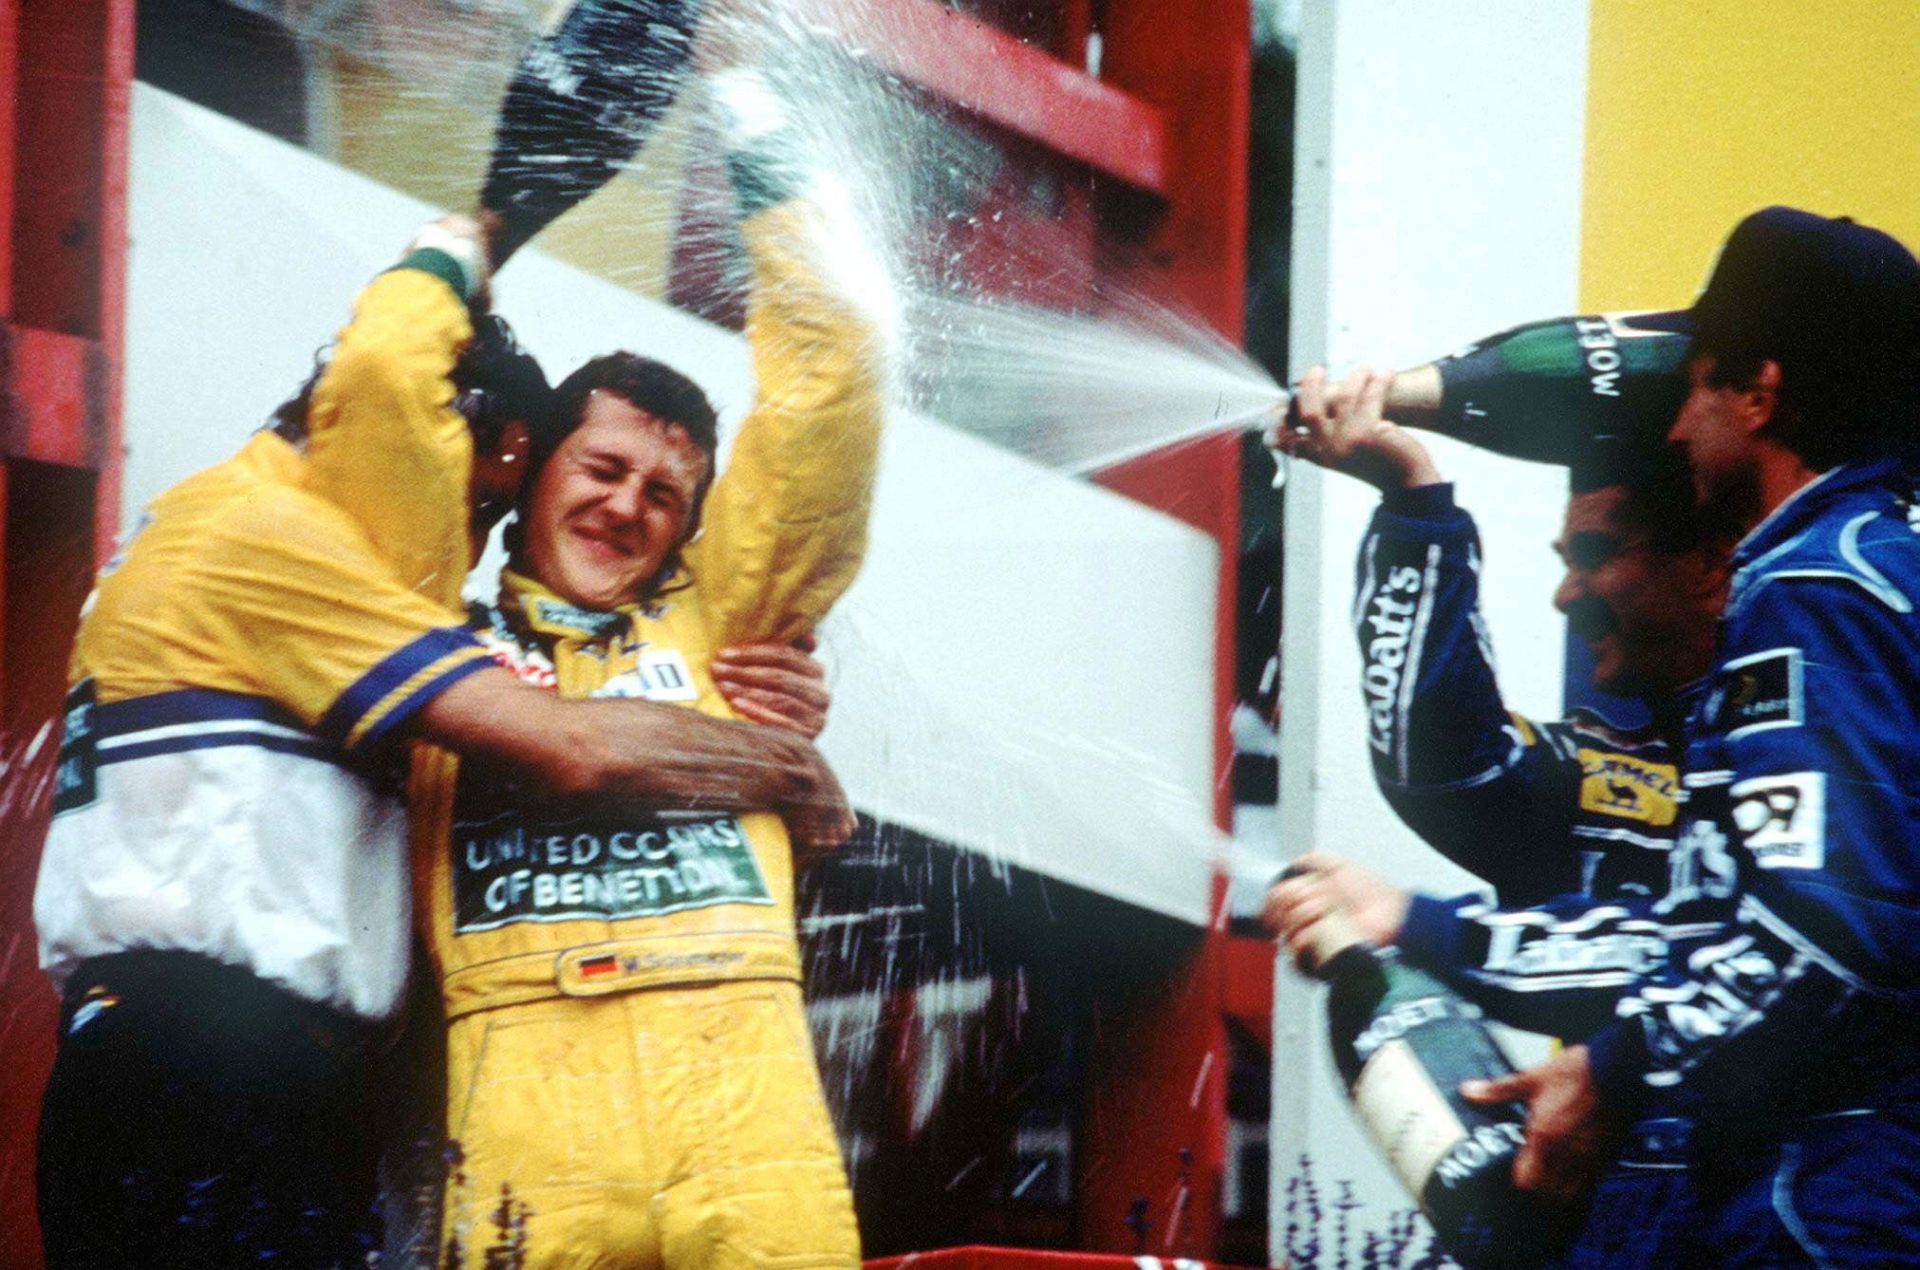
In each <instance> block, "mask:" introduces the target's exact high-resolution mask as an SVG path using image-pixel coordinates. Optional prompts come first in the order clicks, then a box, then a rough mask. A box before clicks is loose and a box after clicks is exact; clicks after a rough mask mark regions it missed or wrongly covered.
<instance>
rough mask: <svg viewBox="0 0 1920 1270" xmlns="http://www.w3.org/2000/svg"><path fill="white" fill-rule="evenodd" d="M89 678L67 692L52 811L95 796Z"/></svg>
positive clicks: (96, 761) (95, 754) (96, 774)
mask: <svg viewBox="0 0 1920 1270" xmlns="http://www.w3.org/2000/svg"><path fill="white" fill-rule="evenodd" d="M93 704H94V700H93V680H92V679H91V678H87V679H82V680H81V681H80V682H79V683H77V684H75V685H74V686H73V687H72V688H71V689H69V690H68V692H67V703H66V710H65V714H64V716H63V719H62V722H61V726H60V759H59V765H58V766H57V767H56V768H55V769H54V774H53V814H54V815H56V816H57V815H59V814H60V813H61V812H63V811H73V810H75V809H76V808H80V807H85V806H87V805H88V804H89V803H91V802H93V800H94V799H95V798H96V797H97V796H98V795H99V783H98V777H99V770H100V757H99V750H98V748H97V747H96V745H95V740H94V735H93Z"/></svg>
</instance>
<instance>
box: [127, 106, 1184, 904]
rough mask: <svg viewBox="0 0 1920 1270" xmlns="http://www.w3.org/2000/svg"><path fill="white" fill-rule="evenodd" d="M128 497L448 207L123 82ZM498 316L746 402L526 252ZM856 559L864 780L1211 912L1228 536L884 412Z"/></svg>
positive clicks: (556, 367)
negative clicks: (1220, 557) (1219, 646)
mask: <svg viewBox="0 0 1920 1270" xmlns="http://www.w3.org/2000/svg"><path fill="white" fill-rule="evenodd" d="M133 105H134V112H133V153H132V177H131V180H132V190H131V230H132V239H133V246H132V253H131V258H130V276H129V283H128V348H127V380H126V383H127V390H126V437H127V457H126V506H125V509H124V511H123V524H126V525H128V526H131V525H133V524H134V523H135V522H136V520H137V515H138V509H139V507H140V506H141V505H142V504H143V503H144V502H145V501H146V500H147V499H148V498H151V497H152V496H153V495H154V494H155V493H157V492H158V491H159V490H161V489H163V488H164V487H165V486H166V485H168V484H169V483H171V482H172V481H174V480H177V479H178V478H179V477H180V476H182V475H184V474H186V473H187V472H189V471H192V470H194V469H195V468H198V467H201V466H204V465H206V464H208V463H212V462H214V461H217V460H218V459H220V458H222V457H224V456H225V455H227V454H228V453H230V452H232V450H233V449H234V448H235V447H236V446H237V445H239V443H240V442H241V441H242V440H243V439H244V437H245V436H246V434H247V433H248V432H250V431H251V430H252V429H253V428H254V427H255V426H257V424H258V423H259V421H260V420H262V419H263V418H264V417H265V415H266V413H267V411H268V410H270V409H271V408H272V406H273V405H274V404H275V403H276V402H278V401H279V400H280V399H281V398H283V397H284V396H285V395H287V393H288V392H289V391H290V390H291V389H292V388H293V387H294V386H295V385H296V384H298V383H299V382H300V380H301V378H302V377H303V376H304V374H305V373H306V371H307V369H308V368H309V366H310V365H311V357H312V353H313V350H315V349H316V348H318V347H319V346H320V345H321V344H323V343H324V342H326V340H327V339H328V338H330V335H331V332H332V331H333V329H334V328H335V327H337V326H338V325H339V324H340V323H341V322H342V321H343V320H344V318H345V316H346V314H347V313H348V311H349V306H350V302H351V299H352V296H353V293H354V291H355V290H356V289H357V287H358V286H359V285H360V284H361V283H362V282H363V281H365V280H366V279H367V278H369V277H371V276H372V275H373V274H374V273H375V272H377V271H378V270H379V269H381V268H383V267H384V266H385V265H387V264H388V263H390V262H391V261H392V260H393V259H394V258H396V256H397V255H398V252H399V249H400V247H401V245H402V244H404V243H405V242H406V241H407V240H408V238H409V237H410V236H411V235H412V233H413V231H414V229H415V228H416V227H417V226H418V225H419V224H420V223H421V222H422V221H423V220H425V219H426V218H428V217H429V216H431V215H433V214H435V211H436V209H431V208H427V207H425V206H424V205H421V204H419V203H416V202H414V201H413V200H410V199H408V198H405V197H403V196H401V195H399V194H397V193H395V192H394V191H392V190H389V189H386V188H384V187H382V186H379V185H376V184H374V183H372V182H369V181H367V180H365V179H364V178H361V177H358V176H355V175H353V174H351V173H348V172H345V171H342V170H340V169H338V168H335V167H333V166H331V165H330V164H327V163H325V162H322V161H320V160H318V159H316V158H314V157H313V156H312V155H310V154H308V153H306V152H304V151H300V150H297V149H294V148H291V147H288V146H285V145H282V144H280V143H278V142H275V141H272V140H270V139H268V138H265V137H263V136H261V135H259V134H257V133H253V132H251V131H249V130H247V129H245V128H242V127H239V126H238V125H235V124H233V123H232V122H230V121H228V120H226V119H223V118H221V117H219V116H217V115H214V114H211V113H209V112H207V111H204V110H201V109H199V108H198V107H194V106H191V105H189V104H187V103H184V102H182V101H179V100H178V99H175V98H172V97H169V96H168V95H166V94H164V93H162V92H160V91H158V90H156V89H153V88H150V87H148V86H146V85H136V86H135V91H134V99H133ZM496 294H497V300H498V305H499V308H500V311H501V312H503V313H505V314H507V315H509V316H510V317H511V319H512V320H513V322H514V325H515V328H516V330H517V331H518V332H519V333H520V335H521V337H522V339H523V340H524V341H525V343H526V344H527V345H528V346H529V347H530V348H531V349H533V350H534V351H535V352H536V353H537V354H538V355H539V356H540V357H541V358H542V360H543V362H544V363H545V364H546V365H547V366H548V368H549V369H550V371H552V372H554V373H556V374H558V373H564V371H565V370H566V369H568V368H570V367H571V366H573V365H576V364H578V363H579V362H580V361H581V360H583V359H584V358H585V357H587V356H589V355H591V354H594V353H599V352H604V351H606V350H608V349H609V348H613V347H620V346H626V347H632V348H635V349H637V350H641V351H645V352H647V353H650V354H652V355H655V356H659V357H662V358H664V359H665V360H668V361H671V362H673V363H674V364H675V365H677V366H679V367H681V368H682V369H684V370H686V371H687V372H688V373H689V374H691V375H693V376H694V377H695V378H697V379H699V380H700V381H701V382H702V384H703V385H705V386H706V387H707V389H708V391H709V393H710V394H711V395H712V396H713V397H714V399H715V401H716V402H717V403H718V404H719V405H720V407H721V409H722V414H723V421H724V423H725V424H726V425H727V426H731V425H732V424H733V423H734V422H737V419H738V416H739V414H740V412H741V411H742V409H743V408H744V407H745V406H746V405H747V404H748V402H749V401H750V399H751V395H752V384H751V378H750V371H749V369H748V362H747V358H746V353H745V349H744V347H743V345H742V343H741V341H740V340H739V339H738V338H737V337H736V336H734V335H732V334H730V333H728V332H726V331H723V330H719V329H716V328H713V327H710V326H708V325H706V324H704V323H701V322H699V321H696V320H694V319H692V318H689V317H687V316H686V315H684V314H682V313H679V312H677V311H674V310H672V309H669V308H666V307H664V306H661V305H658V304H655V303H652V302H650V301H647V300H645V299H642V298H640V297H638V296H636V295H634V294H632V293H630V292H628V291H625V290H623V289H621V288H619V287H617V286H614V285H613V284H611V283H609V282H606V281H604V280H602V279H599V278H596V277H592V276H590V275H587V274H584V273H582V272H580V271H578V270H576V269H573V268H571V267H569V266H566V265H563V264H560V263H558V262H556V261H553V260H550V259H548V258H546V257H544V256H542V255H540V254H539V253H538V252H537V251H529V252H527V253H524V254H523V255H522V256H521V257H519V258H516V260H515V262H514V264H513V266H512V267H511V268H510V269H508V270H507V271H506V272H505V274H504V275H503V277H502V279H501V280H500V282H499V284H498V286H497V287H496ZM888 426H889V436H888V441H887V450H886V455H885V462H884V464H883V468H882V474H881V483H880V488H879V491H878V495H877V505H876V509H875V518H874V522H873V532H872V541H873V547H872V551H871V554H870V557H869V560H868V563H867V567H866V569H865V571H864V572H863V573H862V575H861V577H860V580H859V581H858V583H856V585H855V587H854V589H853V591H852V592H850V593H849V595H848V597H847V599H846V600H845V601H844V602H843V604H842V605H841V608H840V610H839V611H838V612H836V613H835V615H834V617H833V618H832V619H831V620H830V621H829V622H828V624H827V627H826V629H825V630H824V631H823V638H824V642H825V649H824V652H823V655H824V656H825V658H826V660H827V661H828V663H829V665H830V667H831V670H832V674H833V676H834V689H835V693H836V697H835V703H834V713H833V721H832V724H831V726H830V727H829V729H828V732H827V736H826V738H825V746H826V750H827V753H828V755H829V757H830V758H831V759H832V760H833V761H834V763H835V766H836V768H837V769H838V770H839V771H840V773H841V775H842V777H843V779H844V780H845V782H846V784H847V786H848V789H849V792H850V793H851V794H852V796H853V798H854V801H855V802H856V804H857V805H859V806H860V807H862V808H864V809H867V810H870V811H874V812H876V813H878V814H880V815H882V816H884V817H886V818H888V819H891V820H895V821H898V822H900V823H904V824H907V825H910V826H912V827H915V828H918V829H921V830H923V831H926V832H928V833H932V834H935V835H937V836H940V837H944V838H948V839H951V840H955V841H958V842H961V843H963V844H965V845H968V846H971V847H974V848H976V849H980V850H984V851H989V852H992V853H994V854H995V855H997V856H999V857H1001V858H1005V859H1010V860H1014V861H1017V862H1019V863H1021V864H1024V865H1026V866H1028V867H1031V868H1035V869H1038V870H1041V871H1044V872H1047V873H1050V874H1052V875H1053V876H1056V877H1059V878H1062V879H1064V880H1067V881H1071V882H1074V883H1077V884H1081V885H1085V886H1088V887H1091V888H1092V889H1094V890H1097V891H1101V892H1105V893H1108V894H1111V895H1115V896H1119V897H1121V898H1123V899H1126V900H1128V901H1130V902H1132V903H1135V904H1138V905H1141V906H1143V907H1146V908H1150V909H1154V910H1157V911H1160V912H1164V913H1168V914H1171V915H1173V916H1176V917H1179V918H1182V919H1184V920H1187V921H1191V922H1195V923H1198V922H1202V921H1205V920H1206V918H1207V903H1208V879H1209V871H1210V867H1211V862H1212V857H1213V854H1214V852H1215V851H1216V849H1217V845H1216V835H1215V833H1214V831H1213V829H1212V827H1211V825H1210V821H1209V811H1210V807H1211V797H1212V783H1213V768H1212V729H1211V713H1212V708H1213V705H1212V658H1213V623H1214V578H1215V576H1216V573H1215V570H1216V552H1215V548H1214V544H1213V542H1212V540H1211V539H1209V538H1207V537H1206V536H1204V535H1202V534H1200V533H1197V532H1196V531H1194V530H1192V529H1189V528H1187V527H1186V526H1184V525H1181V524H1179V523H1178V522H1176V521H1174V520H1172V519H1171V518H1169V517H1166V516H1163V515H1161V514H1159V513H1157V512H1153V511H1150V510H1148V509H1147V508H1144V507H1141V506H1139V505H1138V504H1135V503H1132V502H1130V501H1128V500H1126V499H1122V498H1119V497H1117V496H1115V495H1112V494H1109V493H1107V492H1105V491H1103V490H1100V489H1097V488H1094V487H1092V486H1089V485H1086V484H1084V483H1081V482H1079V481H1076V480H1072V479H1069V478H1066V477H1063V476H1060V475H1058V474H1055V473H1053V472H1050V471H1047V470H1045V469H1042V468H1039V467H1036V466H1034V465H1032V464H1030V463H1027V462H1024V461H1022V460H1019V459H1016V458H1014V457H1012V456H1010V455H1008V454H1006V453H1005V452H1003V451H1000V450H997V449H994V448H992V447H990V446H988V445H986V444H984V443H982V442H980V441H978V440H975V439H973V438H970V437H967V436H964V435H962V434H959V433H957V432H954V431H951V430H949V429H946V428H943V427H941V426H940V425H939V424H937V423H933V422H931V421H928V420H924V419H916V418H910V417H896V418H893V419H891V420H890V421H889V425H888Z"/></svg>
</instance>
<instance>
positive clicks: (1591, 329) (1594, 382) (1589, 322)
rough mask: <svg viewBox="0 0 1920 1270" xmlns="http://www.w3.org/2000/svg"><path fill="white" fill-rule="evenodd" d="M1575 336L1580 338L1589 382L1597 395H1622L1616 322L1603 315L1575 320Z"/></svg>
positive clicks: (1618, 338)
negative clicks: (1615, 332) (1614, 323)
mask: <svg viewBox="0 0 1920 1270" xmlns="http://www.w3.org/2000/svg"><path fill="white" fill-rule="evenodd" d="M1573 329H1574V332H1575V336H1574V338H1575V339H1577V340H1578V341H1579V344H1580V347H1581V349H1582V350H1583V355H1584V356H1585V358H1586V363H1587V385H1588V386H1589V387H1590V388H1592V389H1593V395H1594V396H1596V397H1618V396H1619V395H1620V366H1621V358H1620V337H1619V336H1618V335H1616V334H1614V331H1613V323H1611V322H1609V321H1607V319H1605V318H1603V317H1583V318H1575V319H1574V320H1573Z"/></svg>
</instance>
